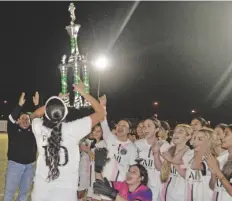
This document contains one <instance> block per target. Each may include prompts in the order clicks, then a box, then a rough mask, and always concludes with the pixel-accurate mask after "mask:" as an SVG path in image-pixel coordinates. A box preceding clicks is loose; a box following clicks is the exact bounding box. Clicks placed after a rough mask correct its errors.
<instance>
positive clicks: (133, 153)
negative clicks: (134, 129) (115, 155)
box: [129, 144, 139, 165]
mask: <svg viewBox="0 0 232 201" xmlns="http://www.w3.org/2000/svg"><path fill="white" fill-rule="evenodd" d="M138 157H139V156H138V151H137V147H136V146H135V145H134V144H131V146H130V162H129V165H134V164H136V162H135V160H136V159H137V158H138Z"/></svg>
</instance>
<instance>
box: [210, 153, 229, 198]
mask: <svg viewBox="0 0 232 201" xmlns="http://www.w3.org/2000/svg"><path fill="white" fill-rule="evenodd" d="M228 157H229V152H228V151H224V152H222V153H221V154H220V156H218V158H217V160H218V162H219V165H220V169H221V170H222V168H223V166H224V165H225V163H226V162H227V161H228ZM229 182H230V183H232V178H230V181H229ZM212 200H213V201H231V200H232V197H231V196H230V195H229V194H228V192H227V191H226V189H225V188H224V186H223V185H222V183H221V182H220V180H219V179H217V180H216V184H215V189H214V193H213V199H212Z"/></svg>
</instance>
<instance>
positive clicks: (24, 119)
mask: <svg viewBox="0 0 232 201" xmlns="http://www.w3.org/2000/svg"><path fill="white" fill-rule="evenodd" d="M17 122H18V125H19V126H20V127H21V128H22V129H27V128H29V126H30V125H31V120H30V117H29V115H27V114H22V115H20V117H19V119H18V121H17Z"/></svg>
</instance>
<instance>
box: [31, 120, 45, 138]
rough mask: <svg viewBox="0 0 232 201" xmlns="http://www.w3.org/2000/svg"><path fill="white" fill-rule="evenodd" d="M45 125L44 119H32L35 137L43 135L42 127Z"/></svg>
mask: <svg viewBox="0 0 232 201" xmlns="http://www.w3.org/2000/svg"><path fill="white" fill-rule="evenodd" d="M42 125H43V120H42V119H40V118H35V119H33V121H32V132H33V133H34V135H35V137H37V136H38V135H41V134H42V133H41V128H42Z"/></svg>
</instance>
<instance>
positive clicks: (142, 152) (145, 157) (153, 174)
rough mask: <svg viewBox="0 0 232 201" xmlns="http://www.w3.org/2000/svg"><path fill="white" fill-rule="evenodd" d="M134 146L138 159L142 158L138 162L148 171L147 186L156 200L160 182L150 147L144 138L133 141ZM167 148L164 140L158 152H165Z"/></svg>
mask: <svg viewBox="0 0 232 201" xmlns="http://www.w3.org/2000/svg"><path fill="white" fill-rule="evenodd" d="M135 146H136V147H137V151H138V157H139V159H142V161H141V163H140V164H141V165H143V166H144V167H145V168H146V169H147V172H148V178H149V179H148V187H149V188H150V189H151V191H152V200H153V201H156V200H157V199H158V195H159V192H160V187H161V182H160V172H159V171H158V170H156V168H155V164H154V155H153V152H152V147H151V145H149V144H148V143H147V140H146V139H140V140H137V141H135ZM168 148H169V143H168V142H167V141H164V143H163V145H162V146H161V147H160V152H165V151H167V150H168Z"/></svg>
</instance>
